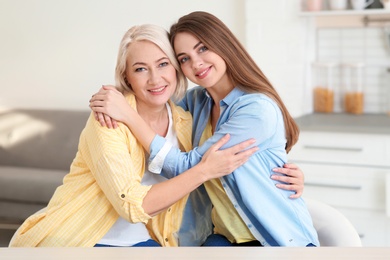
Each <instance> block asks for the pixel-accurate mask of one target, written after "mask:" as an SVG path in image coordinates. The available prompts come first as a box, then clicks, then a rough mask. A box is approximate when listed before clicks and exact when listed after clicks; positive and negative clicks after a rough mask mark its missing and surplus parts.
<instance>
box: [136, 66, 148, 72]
mask: <svg viewBox="0 0 390 260" xmlns="http://www.w3.org/2000/svg"><path fill="white" fill-rule="evenodd" d="M144 70H146V69H145V68H142V67H141V68H136V69H135V72H141V71H144Z"/></svg>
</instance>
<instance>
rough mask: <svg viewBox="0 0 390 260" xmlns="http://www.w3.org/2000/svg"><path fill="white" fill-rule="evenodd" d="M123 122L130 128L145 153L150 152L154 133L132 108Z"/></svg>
mask: <svg viewBox="0 0 390 260" xmlns="http://www.w3.org/2000/svg"><path fill="white" fill-rule="evenodd" d="M123 123H125V124H126V126H127V127H128V128H129V129H130V131H131V132H132V133H133V135H134V136H135V137H136V138H137V140H138V141H139V142H140V144H141V145H142V147H143V148H144V149H145V151H146V152H147V153H150V144H151V143H152V141H153V138H154V137H155V135H156V133H155V132H154V131H153V130H152V128H151V127H150V126H149V125H148V124H147V123H146V122H145V121H144V120H143V119H142V117H141V116H140V115H139V114H138V113H137V112H136V111H134V110H133V109H129V113H128V116H127V117H126V118H125V119H124V120H123Z"/></svg>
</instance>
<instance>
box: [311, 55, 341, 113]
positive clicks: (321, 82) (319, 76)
mask: <svg viewBox="0 0 390 260" xmlns="http://www.w3.org/2000/svg"><path fill="white" fill-rule="evenodd" d="M336 66H337V64H336V63H332V62H315V63H313V72H314V73H313V76H314V79H313V80H314V86H313V92H314V93H313V94H314V97H313V103H314V112H320V113H332V112H333V107H334V73H335V69H336Z"/></svg>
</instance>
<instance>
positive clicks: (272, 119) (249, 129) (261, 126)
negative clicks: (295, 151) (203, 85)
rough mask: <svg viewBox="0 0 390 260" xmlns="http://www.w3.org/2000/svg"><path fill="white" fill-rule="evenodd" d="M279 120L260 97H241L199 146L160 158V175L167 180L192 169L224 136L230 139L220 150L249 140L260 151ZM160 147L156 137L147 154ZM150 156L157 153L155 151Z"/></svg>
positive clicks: (175, 151) (162, 140) (271, 107)
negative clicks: (253, 142)
mask: <svg viewBox="0 0 390 260" xmlns="http://www.w3.org/2000/svg"><path fill="white" fill-rule="evenodd" d="M279 117H280V116H279V113H278V108H277V107H276V105H275V104H273V103H272V101H270V100H269V99H268V98H262V96H260V95H247V96H244V97H242V98H241V99H240V100H238V101H237V102H236V103H235V104H233V105H231V107H229V108H228V109H226V111H225V113H223V114H222V115H221V118H220V122H221V123H220V125H218V126H217V129H216V131H215V132H214V134H213V136H212V137H211V138H209V139H208V140H207V141H206V142H205V143H204V144H203V145H201V146H199V147H195V148H194V149H193V150H192V151H190V152H187V153H184V152H181V151H180V150H179V149H175V148H171V149H170V150H169V152H168V153H167V154H166V156H165V157H164V164H163V174H164V175H165V176H166V177H168V178H171V177H173V176H176V175H178V174H180V173H181V172H183V171H185V170H187V169H189V168H191V167H193V166H194V165H196V164H197V163H198V162H199V161H200V160H201V159H202V156H203V155H204V154H205V153H206V151H207V150H208V149H209V148H210V147H211V146H212V145H213V144H215V143H216V142H217V141H218V140H220V139H221V138H222V137H223V136H225V135H226V134H230V136H231V137H230V140H229V141H228V143H227V144H225V145H224V146H223V147H222V149H226V148H229V147H232V146H234V145H237V144H239V143H241V142H243V141H246V140H248V139H250V138H254V139H256V143H255V145H256V146H259V148H260V150H261V149H266V148H267V142H268V140H269V138H270V137H271V136H272V135H274V133H275V131H276V127H277V122H278V121H279V120H280V118H279ZM163 145H164V138H162V137H160V136H156V138H155V140H154V141H153V142H152V144H151V151H152V150H153V148H156V150H158V151H159V150H160V148H161V147H162V146H163ZM151 154H152V153H151ZM154 154H157V152H156V151H155V152H154ZM152 159H153V158H152Z"/></svg>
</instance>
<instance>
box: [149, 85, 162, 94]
mask: <svg viewBox="0 0 390 260" xmlns="http://www.w3.org/2000/svg"><path fill="white" fill-rule="evenodd" d="M166 88H167V86H162V87H159V88H155V89H149V90H148V91H149V92H151V93H153V94H159V93H161V92H163V91H164V90H165V89H166Z"/></svg>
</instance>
